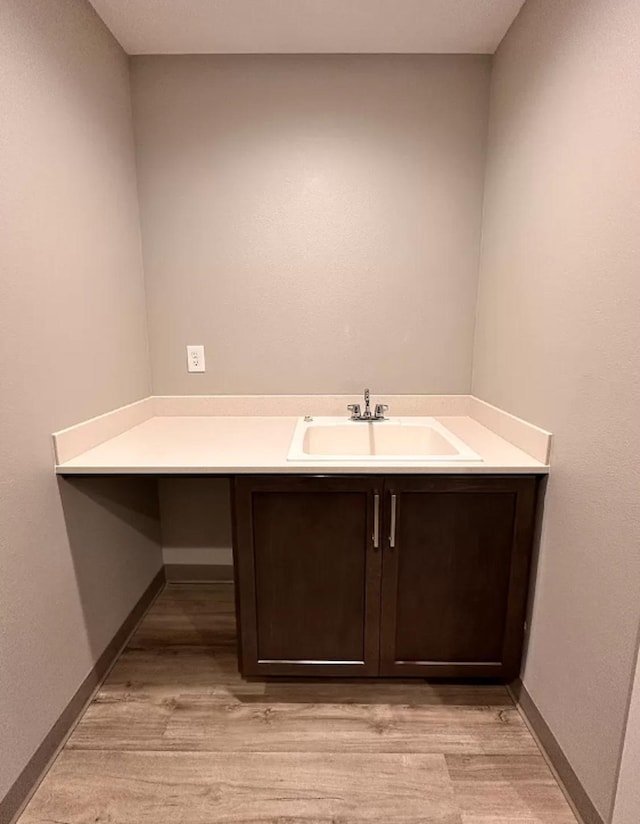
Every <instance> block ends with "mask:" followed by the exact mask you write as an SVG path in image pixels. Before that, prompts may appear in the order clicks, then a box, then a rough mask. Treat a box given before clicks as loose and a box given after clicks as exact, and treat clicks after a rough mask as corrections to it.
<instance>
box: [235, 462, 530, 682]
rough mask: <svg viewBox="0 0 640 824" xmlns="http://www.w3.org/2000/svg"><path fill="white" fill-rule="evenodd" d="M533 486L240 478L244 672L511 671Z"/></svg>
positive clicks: (470, 480)
mask: <svg viewBox="0 0 640 824" xmlns="http://www.w3.org/2000/svg"><path fill="white" fill-rule="evenodd" d="M536 485H537V482H536V478H535V477H534V476H481V475H475V476H457V475H456V476H453V475H451V476H435V475H422V476H406V475H396V476H386V477H383V476H364V477H363V476H349V475H342V476H321V477H311V476H310V477H305V476H246V477H238V478H236V480H235V483H234V553H235V565H236V590H237V605H238V623H239V629H240V633H239V636H240V666H241V671H242V673H243V674H244V675H246V676H251V675H331V676H334V675H349V676H357V675H361V676H374V675H380V676H405V677H406V676H422V677H431V676H442V677H465V676H466V677H495V678H513V677H515V676H516V675H517V674H518V668H519V663H520V655H521V648H522V637H523V629H524V615H525V608H526V597H527V587H528V577H529V564H530V555H531V543H532V534H533V520H534V514H535V497H536Z"/></svg>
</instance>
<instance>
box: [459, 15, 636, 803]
mask: <svg viewBox="0 0 640 824" xmlns="http://www.w3.org/2000/svg"><path fill="white" fill-rule="evenodd" d="M639 100H640V4H638V2H637V0H528V2H527V3H526V4H525V6H524V9H523V11H522V12H521V13H520V15H519V17H518V18H517V20H516V22H515V24H514V25H513V27H512V29H511V30H510V32H509V34H508V35H507V37H506V40H505V41H503V43H502V45H501V46H500V48H499V50H498V53H497V56H496V59H495V64H494V70H493V76H492V94H491V107H490V129H489V150H488V168H487V182H486V195H485V207H484V224H483V251H482V262H481V276H480V294H479V304H478V319H477V335H476V351H475V366H474V379H473V391H474V393H475V394H477V395H479V396H480V397H482V398H484V399H485V400H487V401H489V402H491V403H494V404H497V405H499V406H502V407H503V408H505V409H507V410H508V411H510V412H512V413H515V414H516V415H520V416H522V417H523V418H526V419H527V420H530V421H532V422H534V423H536V424H539V425H540V426H543V427H545V428H547V429H549V430H551V431H552V432H553V433H554V446H553V455H552V463H553V472H552V474H551V478H550V483H549V488H548V494H547V499H546V511H545V521H544V527H543V534H542V546H541V553H540V560H539V565H538V570H537V590H536V600H535V604H534V609H533V620H532V626H531V634H530V639H529V647H528V654H527V659H526V665H525V668H524V682H525V684H526V687H527V689H528V691H529V692H530V694H531V696H532V697H533V699H534V701H535V702H536V704H537V706H538V707H539V709H540V711H541V712H542V713H543V715H544V717H545V719H546V721H547V723H548V724H549V726H550V727H551V729H552V731H553V732H554V734H555V735H556V737H557V739H558V741H559V743H560V745H561V746H562V747H563V749H564V751H565V753H566V755H567V756H568V758H569V760H570V762H571V764H572V765H573V767H574V769H575V771H576V772H577V774H578V777H579V778H580V779H581V780H582V781H583V782H584V785H585V787H586V789H587V791H588V792H589V793H590V795H591V798H592V800H593V801H594V803H595V804H596V806H597V808H598V809H599V811H600V812H601V814H602V815H604V816H605V818H606V819H609V816H610V813H611V804H612V799H613V793H614V789H615V780H616V768H617V764H618V759H619V754H620V746H621V741H622V735H623V725H624V720H625V711H626V706H627V700H628V695H629V689H630V683H631V678H632V671H633V661H634V651H635V639H636V633H637V630H638V623H639V621H640V598H639V597H638V593H639V592H640V553H639V552H638V535H639V534H640V506H639V498H638V490H639V489H640V440H639V438H638V420H639V418H638V413H639V410H640V370H639V369H638V353H639V352H640V324H639V323H638V319H639V318H640V256H639V255H640V252H639V248H640V247H639V238H640V198H639V196H638V193H639V192H640V106H639V105H638V101H639Z"/></svg>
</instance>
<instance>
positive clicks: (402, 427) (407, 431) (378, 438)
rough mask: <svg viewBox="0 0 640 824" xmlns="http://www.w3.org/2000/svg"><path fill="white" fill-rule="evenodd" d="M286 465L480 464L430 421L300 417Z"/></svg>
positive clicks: (453, 437) (477, 457)
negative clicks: (332, 462) (414, 462)
mask: <svg viewBox="0 0 640 824" xmlns="http://www.w3.org/2000/svg"><path fill="white" fill-rule="evenodd" d="M287 460H289V461H310V460H316V461H423V462H427V461H481V460H482V458H481V457H480V456H479V455H477V454H476V453H475V452H474V451H473V450H472V449H469V447H468V446H467V445H466V444H465V443H464V442H463V441H461V440H460V438H457V437H456V436H455V435H454V434H453V433H452V432H449V430H448V429H446V428H445V427H444V426H443V425H442V424H441V423H439V422H438V421H436V420H435V418H390V419H389V420H386V421H375V422H374V423H363V422H362V421H350V420H349V419H348V418H312V419H311V420H305V419H304V418H300V419H299V420H298V423H297V424H296V428H295V431H294V434H293V438H292V440H291V446H290V448H289V454H288V456H287Z"/></svg>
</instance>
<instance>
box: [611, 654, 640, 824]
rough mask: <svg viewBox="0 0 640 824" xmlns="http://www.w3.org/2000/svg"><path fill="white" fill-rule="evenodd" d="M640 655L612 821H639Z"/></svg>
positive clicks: (623, 823)
mask: <svg viewBox="0 0 640 824" xmlns="http://www.w3.org/2000/svg"><path fill="white" fill-rule="evenodd" d="M639 777H640V658H638V662H637V665H636V675H635V679H634V682H633V691H632V693H631V701H630V704H629V720H628V722H627V732H626V736H625V742H624V750H623V753H622V761H621V764H620V778H619V781H618V791H617V794H616V801H615V810H614V814H613V824H638V821H640V785H639V783H638V778H639Z"/></svg>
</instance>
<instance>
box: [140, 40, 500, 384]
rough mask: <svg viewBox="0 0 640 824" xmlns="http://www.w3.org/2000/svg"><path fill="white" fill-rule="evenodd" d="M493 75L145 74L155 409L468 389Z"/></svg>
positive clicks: (378, 59) (484, 63) (455, 60)
mask: <svg viewBox="0 0 640 824" xmlns="http://www.w3.org/2000/svg"><path fill="white" fill-rule="evenodd" d="M489 69H490V59H489V57H486V56H477V55H476V56H443V55H438V56H380V55H378V56H365V55H360V56H339V55H333V56H310V55H307V56H302V57H300V56H275V57H274V56H266V57H265V56H262V57H255V56H204V57H197V56H196V57H193V56H186V57H180V56H178V57H176V56H168V57H136V58H133V60H132V88H133V101H134V119H135V129H136V140H137V157H138V176H139V191H140V199H141V211H142V227H143V244H144V257H145V273H146V279H147V290H148V291H147V294H148V306H149V320H150V339H151V352H152V366H153V386H154V391H155V392H156V393H158V394H208V393H263V392H264V393H267V394H276V393H305V392H309V393H340V392H355V391H358V392H359V391H361V389H362V387H363V386H364V385H365V383H367V384H370V385H371V388H372V390H375V391H376V392H387V393H390V392H434V393H439V392H442V393H450V392H453V393H455V392H466V391H468V389H469V385H470V380H471V360H472V337H473V317H474V311H475V299H476V282H477V262H478V247H479V234H480V215H481V199H482V183H483V174H484V147H485V131H486V120H487V102H488V83H489ZM188 343H196V344H205V346H206V356H207V368H208V371H207V373H206V374H204V375H189V374H187V372H186V365H185V346H186V344H188Z"/></svg>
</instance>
